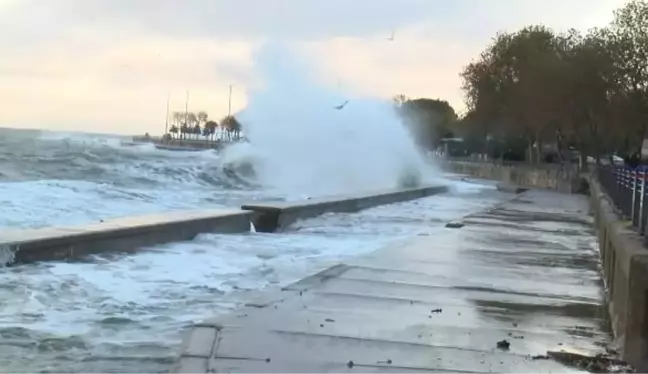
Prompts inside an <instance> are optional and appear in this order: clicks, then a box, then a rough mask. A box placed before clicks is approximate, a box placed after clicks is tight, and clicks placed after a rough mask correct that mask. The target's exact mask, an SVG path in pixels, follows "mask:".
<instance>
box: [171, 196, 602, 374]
mask: <svg viewBox="0 0 648 374" xmlns="http://www.w3.org/2000/svg"><path fill="white" fill-rule="evenodd" d="M513 196H515V195H512V200H511V201H509V202H507V203H504V204H501V205H499V206H496V207H493V208H492V209H490V210H488V211H485V212H481V213H478V214H473V215H471V216H468V217H465V219H463V220H462V221H461V223H462V224H463V226H460V225H458V226H455V227H458V228H443V227H442V225H439V226H435V227H431V228H430V233H431V234H430V236H423V237H419V238H416V239H413V240H412V241H410V242H408V243H404V244H403V245H401V246H395V247H390V248H385V249H383V250H379V251H376V252H373V253H370V254H368V255H365V256H361V257H357V258H355V259H353V260H351V261H348V262H346V263H344V264H339V265H337V266H334V267H331V268H329V269H327V270H325V271H323V272H321V273H319V274H316V275H314V276H311V277H308V278H306V279H303V280H301V281H299V282H297V283H295V284H292V285H290V286H288V287H285V288H283V289H281V290H273V291H267V292H264V293H263V294H262V296H261V297H259V298H258V299H255V300H250V302H248V303H247V304H246V305H245V306H243V307H241V308H240V309H239V310H237V311H235V312H234V313H232V314H229V315H225V316H220V317H217V318H215V319H213V320H208V321H204V322H203V323H201V324H199V325H197V326H195V327H194V328H193V329H192V330H191V331H189V332H188V335H187V338H186V339H185V345H184V349H183V354H182V356H181V358H180V360H179V361H178V363H177V365H176V366H175V367H174V371H176V372H184V373H189V372H192V373H195V372H202V373H207V372H352V371H359V372H430V371H446V372H489V371H492V372H578V371H584V370H582V369H581V368H575V367H566V366H564V365H563V364H562V363H560V362H558V361H556V360H554V359H552V358H548V357H545V355H546V354H547V352H548V351H561V350H568V351H576V352H581V353H584V354H595V353H598V352H603V351H604V347H606V346H607V345H608V344H609V342H610V340H611V336H610V334H609V333H608V331H607V330H606V326H607V321H606V307H605V306H604V300H603V296H602V292H601V280H600V276H599V271H598V252H597V248H596V239H595V236H594V232H593V227H592V219H591V217H589V215H588V201H587V198H586V197H584V196H577V195H564V194H559V193H556V192H552V191H535V190H531V191H527V192H524V193H522V194H519V195H517V196H515V197H513ZM504 341H506V343H508V346H506V345H507V344H505V343H504Z"/></svg>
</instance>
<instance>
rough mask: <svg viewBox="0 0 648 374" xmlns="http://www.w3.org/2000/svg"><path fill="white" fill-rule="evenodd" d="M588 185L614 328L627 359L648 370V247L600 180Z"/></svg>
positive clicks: (637, 367)
mask: <svg viewBox="0 0 648 374" xmlns="http://www.w3.org/2000/svg"><path fill="white" fill-rule="evenodd" d="M589 184H590V198H591V209H592V212H593V214H594V221H595V225H596V229H597V235H598V239H599V251H600V255H601V263H602V268H603V275H604V280H605V286H606V287H605V288H606V296H607V300H608V307H609V313H610V319H611V324H612V330H613V331H614V336H615V338H616V341H617V344H618V346H619V348H620V350H621V354H622V356H623V358H624V360H626V361H627V362H629V363H630V364H632V365H634V366H635V368H636V369H637V372H648V344H647V343H648V249H647V248H646V243H645V241H644V239H642V238H641V236H640V235H639V234H638V233H637V232H636V231H634V230H633V229H632V225H631V222H629V221H624V220H622V219H621V218H620V216H619V215H617V214H616V212H615V209H614V204H613V203H612V202H611V201H610V199H609V197H608V196H607V195H606V194H605V193H604V192H603V189H602V188H601V185H600V184H599V182H598V181H597V180H595V179H593V178H592V179H590V181H589Z"/></svg>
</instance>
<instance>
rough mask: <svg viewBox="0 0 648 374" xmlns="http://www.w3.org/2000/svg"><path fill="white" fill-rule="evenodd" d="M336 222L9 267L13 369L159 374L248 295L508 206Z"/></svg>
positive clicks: (424, 205)
mask: <svg viewBox="0 0 648 374" xmlns="http://www.w3.org/2000/svg"><path fill="white" fill-rule="evenodd" d="M454 187H455V190H454V192H453V193H451V194H445V195H439V196H434V197H430V198H426V199H421V200H416V201H411V202H407V203H402V204H394V205H388V206H382V207H377V208H374V209H370V210H367V211H363V212H360V213H355V214H329V215H326V216H323V217H320V218H316V219H311V220H306V221H302V222H298V223H297V224H296V225H294V227H293V228H292V229H291V230H290V231H288V232H287V233H285V234H280V235H277V234H255V233H250V234H245V235H202V236H200V237H199V238H197V239H196V240H194V241H191V242H186V243H176V244H169V245H164V246H158V247H155V248H151V249H149V250H145V251H141V252H139V253H137V254H134V255H127V256H125V255H119V256H108V257H95V258H94V259H92V260H91V261H88V262H84V263H56V262H53V263H47V264H39V265H27V266H18V267H13V268H7V269H4V271H3V272H2V273H1V276H0V282H1V285H0V295H1V296H2V299H3V300H5V302H4V303H2V304H0V326H1V327H0V336H1V337H2V339H1V340H0V345H2V346H3V347H2V348H3V349H1V350H0V367H2V368H3V369H4V370H5V371H9V372H13V371H41V370H47V371H63V372H70V371H95V372H96V371H102V372H160V371H165V370H168V369H169V365H170V364H171V363H172V362H173V360H174V359H175V357H176V355H177V353H178V348H179V344H180V341H181V337H182V334H181V332H182V329H183V328H185V327H187V326H188V325H189V324H190V323H192V322H196V321H200V320H203V319H205V318H209V317H213V316H215V315H218V314H221V313H227V312H229V311H231V310H232V309H233V308H235V306H236V305H237V304H238V303H239V302H241V300H245V298H246V295H247V290H259V289H263V288H266V287H273V286H280V285H285V284H288V283H290V282H293V281H296V280H298V279H300V278H302V277H304V276H307V275H310V274H312V273H314V272H316V271H319V270H321V269H323V268H325V267H327V266H330V265H332V264H335V263H337V262H339V261H342V260H344V259H345V258H348V257H351V256H355V255H359V254H362V253H366V252H369V251H373V250H375V249H378V248H380V247H382V246H385V245H389V243H392V242H395V241H402V240H407V238H412V237H414V236H416V235H419V234H425V235H434V232H435V230H443V224H444V223H445V222H447V221H449V220H453V219H456V218H459V217H461V216H463V215H465V214H467V213H469V212H472V211H476V210H481V209H483V208H485V207H486V206H489V205H492V204H494V203H495V202H496V201H499V200H500V199H502V195H500V194H499V193H498V192H497V191H495V189H494V187H493V186H492V185H482V184H476V183H466V182H455V183H454Z"/></svg>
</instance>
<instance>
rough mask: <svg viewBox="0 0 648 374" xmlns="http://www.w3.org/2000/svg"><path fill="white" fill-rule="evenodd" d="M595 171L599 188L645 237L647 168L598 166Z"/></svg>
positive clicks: (647, 199)
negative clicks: (599, 183) (599, 184)
mask: <svg viewBox="0 0 648 374" xmlns="http://www.w3.org/2000/svg"><path fill="white" fill-rule="evenodd" d="M596 171H597V176H598V179H599V182H601V186H602V187H603V189H604V190H605V193H606V194H607V195H608V196H609V197H610V199H612V202H613V203H614V205H615V206H616V207H617V209H618V210H619V212H620V213H621V214H623V215H624V216H625V217H627V218H629V219H630V220H632V226H633V227H634V228H635V229H636V230H637V231H638V232H639V233H640V234H641V235H642V236H644V237H645V236H646V234H647V233H648V230H647V228H646V224H647V223H648V197H647V195H648V189H647V188H646V187H647V184H648V180H647V179H648V167H646V166H641V167H639V168H636V169H630V168H627V167H619V166H600V167H598V168H597V169H596Z"/></svg>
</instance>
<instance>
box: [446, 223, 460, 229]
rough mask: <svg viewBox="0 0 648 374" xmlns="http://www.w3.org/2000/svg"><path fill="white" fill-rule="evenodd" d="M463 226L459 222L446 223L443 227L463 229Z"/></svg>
mask: <svg viewBox="0 0 648 374" xmlns="http://www.w3.org/2000/svg"><path fill="white" fill-rule="evenodd" d="M464 226H465V225H464V224H463V223H461V222H448V223H446V225H445V227H446V228H448V229H460V228H462V227H464Z"/></svg>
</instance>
